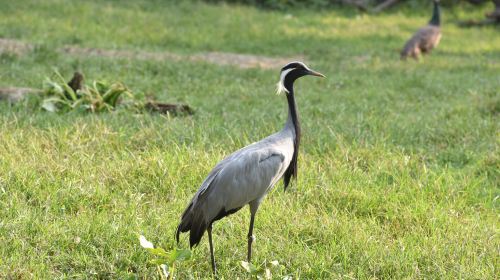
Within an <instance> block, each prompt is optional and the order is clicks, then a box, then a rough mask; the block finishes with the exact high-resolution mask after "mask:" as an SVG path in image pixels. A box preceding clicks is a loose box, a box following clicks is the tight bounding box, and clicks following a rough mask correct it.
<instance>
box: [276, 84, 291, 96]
mask: <svg viewBox="0 0 500 280" xmlns="http://www.w3.org/2000/svg"><path fill="white" fill-rule="evenodd" d="M282 93H286V94H288V93H289V92H288V90H287V89H286V87H285V85H283V81H281V80H280V81H279V82H278V83H277V84H276V94H277V95H280V94H282Z"/></svg>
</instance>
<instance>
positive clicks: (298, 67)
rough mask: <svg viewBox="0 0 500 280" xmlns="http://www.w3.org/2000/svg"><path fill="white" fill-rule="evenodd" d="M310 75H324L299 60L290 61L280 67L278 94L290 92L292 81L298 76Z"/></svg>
mask: <svg viewBox="0 0 500 280" xmlns="http://www.w3.org/2000/svg"><path fill="white" fill-rule="evenodd" d="M307 75H312V76H317V77H323V78H324V77H325V75H323V74H321V73H319V72H317V71H314V70H312V69H310V68H309V67H307V66H306V65H305V64H304V63H302V62H299V61H294V62H290V63H288V64H287V65H285V66H284V67H283V68H281V72H280V81H279V82H278V89H277V92H278V94H280V93H287V94H288V93H290V92H291V91H292V86H293V82H295V80H297V79H298V78H300V77H303V76H307Z"/></svg>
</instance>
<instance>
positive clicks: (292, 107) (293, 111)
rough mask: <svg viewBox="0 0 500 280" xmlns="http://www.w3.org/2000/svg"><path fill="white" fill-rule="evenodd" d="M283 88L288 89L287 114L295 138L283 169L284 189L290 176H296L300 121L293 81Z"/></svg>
mask: <svg viewBox="0 0 500 280" xmlns="http://www.w3.org/2000/svg"><path fill="white" fill-rule="evenodd" d="M285 88H286V89H287V90H288V93H287V95H286V99H287V101H288V114H289V116H290V117H291V119H292V124H293V128H294V130H295V138H294V141H293V156H292V161H291V162H290V165H289V166H288V168H287V170H286V171H285V175H284V183H285V190H286V188H287V187H288V185H289V183H290V179H291V178H292V176H293V177H294V178H297V159H298V156H299V145H300V121H299V114H298V112H297V103H295V95H294V93H293V81H292V82H291V83H290V84H286V83H285Z"/></svg>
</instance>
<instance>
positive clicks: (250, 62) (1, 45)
mask: <svg viewBox="0 0 500 280" xmlns="http://www.w3.org/2000/svg"><path fill="white" fill-rule="evenodd" d="M33 48H34V46H33V45H31V44H28V43H24V42H22V41H19V40H13V39H2V38H0V53H14V54H17V55H22V54H25V53H27V52H29V51H31V50H33ZM57 51H58V52H60V53H63V54H69V55H74V56H101V57H110V58H128V59H138V60H171V61H182V60H187V61H200V62H207V63H212V64H217V65H232V66H236V67H239V68H244V69H246V68H263V69H279V68H281V67H282V66H283V65H285V64H286V63H288V62H290V61H294V60H304V57H303V56H297V57H290V58H286V57H281V58H280V57H267V56H259V55H251V54H237V53H225V52H207V53H198V54H192V55H181V54H176V53H172V52H149V51H132V50H105V49H97V48H83V47H78V46H69V45H68V46H63V47H61V48H59V49H57Z"/></svg>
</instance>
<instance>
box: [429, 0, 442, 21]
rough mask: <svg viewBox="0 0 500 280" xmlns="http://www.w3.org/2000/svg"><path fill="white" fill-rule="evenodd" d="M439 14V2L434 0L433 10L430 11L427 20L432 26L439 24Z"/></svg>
mask: <svg viewBox="0 0 500 280" xmlns="http://www.w3.org/2000/svg"><path fill="white" fill-rule="evenodd" d="M440 14H441V11H440V10H439V2H437V1H434V11H433V12H432V18H431V20H430V21H429V24H430V25H434V26H439V25H441V19H440Z"/></svg>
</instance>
